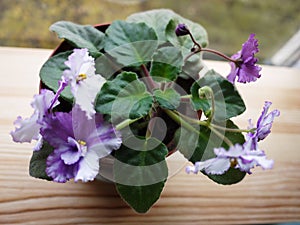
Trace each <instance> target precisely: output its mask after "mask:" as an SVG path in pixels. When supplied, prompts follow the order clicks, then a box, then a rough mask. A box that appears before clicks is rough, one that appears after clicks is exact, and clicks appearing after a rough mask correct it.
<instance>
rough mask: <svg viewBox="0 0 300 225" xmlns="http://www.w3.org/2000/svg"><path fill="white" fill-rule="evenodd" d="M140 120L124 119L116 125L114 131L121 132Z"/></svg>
mask: <svg viewBox="0 0 300 225" xmlns="http://www.w3.org/2000/svg"><path fill="white" fill-rule="evenodd" d="M139 119H140V118H137V119H126V120H124V121H122V122H121V123H119V124H117V125H116V130H122V129H123V128H125V127H127V126H129V125H130V124H132V123H134V122H135V121H137V120H139Z"/></svg>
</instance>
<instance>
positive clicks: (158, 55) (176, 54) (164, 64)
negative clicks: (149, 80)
mask: <svg viewBox="0 0 300 225" xmlns="http://www.w3.org/2000/svg"><path fill="white" fill-rule="evenodd" d="M182 65H183V57H182V54H181V51H180V49H178V48H175V47H163V48H160V49H158V50H157V51H156V52H155V53H154V55H153V60H152V64H151V68H150V75H151V76H152V77H153V79H154V80H157V81H162V80H163V81H167V82H168V81H174V80H175V79H176V78H177V75H178V74H179V73H180V72H181V67H182Z"/></svg>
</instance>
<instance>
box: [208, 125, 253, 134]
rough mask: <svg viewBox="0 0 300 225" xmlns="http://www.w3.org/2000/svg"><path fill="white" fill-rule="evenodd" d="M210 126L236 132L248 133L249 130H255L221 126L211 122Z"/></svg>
mask: <svg viewBox="0 0 300 225" xmlns="http://www.w3.org/2000/svg"><path fill="white" fill-rule="evenodd" d="M210 126H211V127H214V128H216V129H219V130H224V131H228V132H236V133H242V132H246V133H250V132H254V131H255V129H235V128H227V127H221V126H219V125H216V124H213V123H211V124H210Z"/></svg>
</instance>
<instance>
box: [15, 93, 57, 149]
mask: <svg viewBox="0 0 300 225" xmlns="http://www.w3.org/2000/svg"><path fill="white" fill-rule="evenodd" d="M53 98H54V93H53V92H52V91H49V90H45V89H43V90H41V93H40V94H38V95H35V96H34V100H33V101H32V103H31V106H32V108H34V112H33V114H32V115H31V117H30V118H26V119H23V118H22V117H21V116H19V117H18V118H17V119H16V121H15V122H14V125H15V126H16V129H15V130H14V131H12V132H11V133H10V134H11V136H12V138H13V141H15V142H21V143H23V142H31V141H32V140H39V139H40V134H39V133H40V129H41V127H42V126H43V118H44V116H45V115H46V114H48V109H49V107H50V105H51V103H52V100H53ZM57 104H59V102H56V103H54V106H56V105H57ZM36 149H38V148H36Z"/></svg>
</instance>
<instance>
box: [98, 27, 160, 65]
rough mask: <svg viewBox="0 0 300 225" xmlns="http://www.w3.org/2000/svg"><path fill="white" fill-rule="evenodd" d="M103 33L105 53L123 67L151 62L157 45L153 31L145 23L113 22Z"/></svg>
mask: <svg viewBox="0 0 300 225" xmlns="http://www.w3.org/2000/svg"><path fill="white" fill-rule="evenodd" d="M105 33H106V38H105V47H104V50H105V52H106V53H107V54H109V55H111V56H112V57H114V58H115V59H116V60H117V62H118V63H120V64H122V65H124V66H130V65H135V66H139V65H142V64H145V63H146V62H148V61H151V58H152V55H153V53H154V51H155V50H156V48H157V45H158V42H157V36H156V34H155V31H154V30H153V29H152V28H150V27H148V26H147V25H146V24H145V23H128V22H125V21H114V22H113V23H112V24H111V25H110V26H109V27H108V29H107V30H106V32H105Z"/></svg>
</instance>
